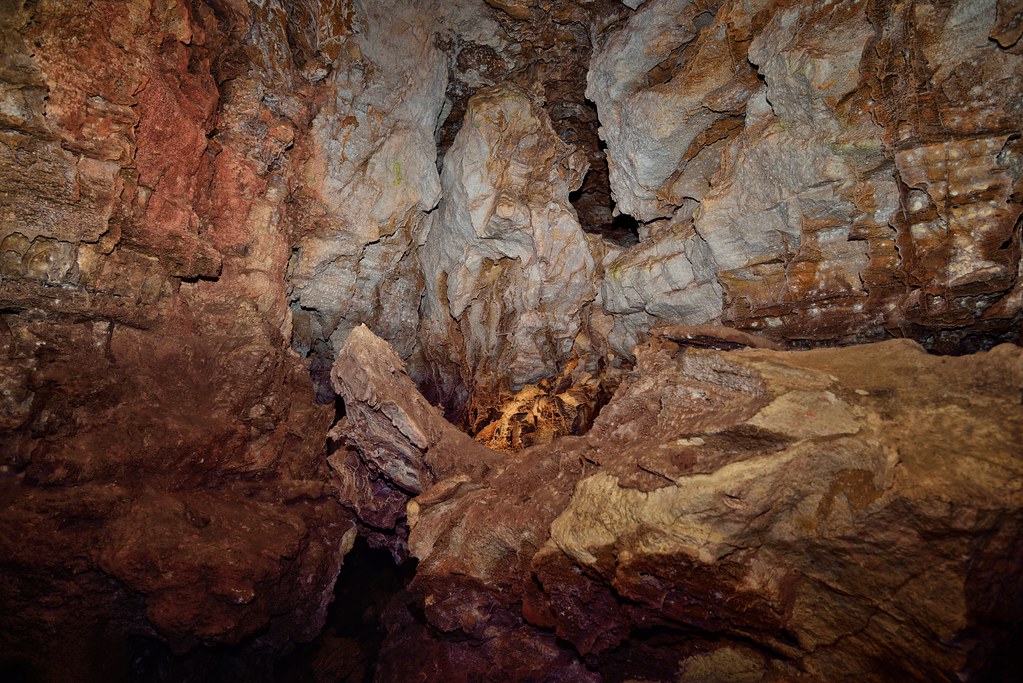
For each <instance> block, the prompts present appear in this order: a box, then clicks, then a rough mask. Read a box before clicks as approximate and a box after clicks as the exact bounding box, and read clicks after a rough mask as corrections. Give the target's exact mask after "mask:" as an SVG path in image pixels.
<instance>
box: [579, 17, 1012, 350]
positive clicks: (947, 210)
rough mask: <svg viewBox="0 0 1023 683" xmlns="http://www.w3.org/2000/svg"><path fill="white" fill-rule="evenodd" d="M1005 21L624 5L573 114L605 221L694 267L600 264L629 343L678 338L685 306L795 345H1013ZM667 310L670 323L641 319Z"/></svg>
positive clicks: (643, 260)
mask: <svg viewBox="0 0 1023 683" xmlns="http://www.w3.org/2000/svg"><path fill="white" fill-rule="evenodd" d="M1009 17H1015V18H1016V19H1015V20H1018V18H1019V14H1018V8H1016V9H1012V8H1010V6H1009V3H996V2H994V0H990V1H987V2H958V3H871V2H850V3H840V4H834V3H825V2H815V3H785V2H767V3H754V4H750V3H743V2H688V1H687V0H657V1H653V2H646V3H644V4H643V6H642V7H641V8H640V9H639V10H638V11H637V12H636V13H635V15H633V16H632V17H631V18H630V19H629V20H628V22H627V23H626V25H625V26H624V27H623V28H622V29H621V30H619V31H616V32H613V33H610V34H609V35H608V36H607V38H606V40H604V42H603V45H602V46H601V48H600V49H599V50H598V51H597V52H596V54H595V56H594V59H593V63H592V66H591V69H590V73H589V85H588V89H587V96H588V97H589V98H591V99H592V100H593V101H594V102H595V103H596V104H597V109H598V114H599V116H600V120H601V136H602V138H603V139H604V140H605V141H606V142H607V147H608V149H607V154H608V158H609V164H610V168H611V171H610V182H611V188H612V194H613V196H614V198H615V201H616V202H617V206H618V210H620V211H622V212H625V213H629V214H632V215H633V216H635V217H636V218H638V219H640V220H641V221H643V222H644V223H645V224H646V225H645V226H644V228H643V229H642V230H641V233H644V234H645V235H648V236H649V239H650V241H652V242H657V241H658V240H659V239H661V240H663V241H664V246H662V247H661V248H660V252H661V253H662V254H663V255H662V256H660V258H659V261H660V262H661V263H663V264H664V268H665V269H668V267H669V264H671V263H673V262H675V261H682V262H684V261H690V262H691V261H692V260H693V254H694V253H699V254H700V255H701V257H700V266H699V267H700V268H702V269H703V270H704V273H705V274H704V275H696V276H695V277H694V276H693V275H692V274H688V273H687V274H686V275H685V277H677V276H676V278H674V280H668V281H667V282H666V283H665V282H656V281H653V280H652V279H651V278H650V277H649V276H647V277H641V276H640V275H639V273H638V272H637V266H639V267H640V268H646V269H647V270H650V267H649V265H647V263H648V258H649V257H647V256H645V255H641V252H639V251H636V250H633V251H629V252H626V253H624V254H622V255H621V256H620V257H619V258H618V259H617V260H616V261H615V263H614V265H613V266H612V267H613V268H614V270H616V271H620V272H624V273H629V274H630V275H631V279H632V280H635V279H637V278H641V280H642V286H637V285H636V284H633V283H632V282H630V280H629V279H626V280H625V284H623V283H622V282H621V281H620V279H616V278H609V279H606V280H605V281H604V284H603V286H604V288H605V296H604V298H605V301H608V302H612V301H616V302H618V301H625V300H627V298H628V297H626V296H625V294H627V293H629V292H630V290H631V291H632V292H633V293H632V297H631V299H632V301H630V303H629V306H628V308H624V307H622V306H621V305H620V304H619V308H622V311H617V310H616V311H612V312H613V313H620V312H627V315H625V316H621V317H620V321H621V323H620V324H621V325H622V326H623V327H624V329H625V330H626V331H627V332H628V333H629V338H630V339H632V338H636V334H635V332H636V331H637V330H638V331H639V332H640V333H643V332H645V330H646V329H647V328H648V327H649V326H650V324H651V323H655V322H657V321H664V320H678V321H680V322H685V323H694V322H700V321H697V320H693V317H692V316H693V308H694V307H695V306H697V302H700V301H701V300H702V301H703V303H702V304H699V306H700V308H701V309H702V310H701V311H700V313H699V314H700V315H701V316H702V317H705V318H706V319H707V320H710V319H712V318H720V320H722V321H723V322H725V323H726V324H729V325H734V326H737V327H741V328H744V329H748V330H759V331H761V332H763V333H764V334H768V335H771V336H774V337H776V338H784V339H788V340H793V341H797V342H800V343H820V342H827V343H834V342H849V341H858V340H863V339H868V338H871V337H877V336H880V335H883V334H886V333H889V334H895V335H897V336H911V337H915V338H918V339H921V340H923V341H925V342H926V343H928V344H930V345H932V346H933V347H934V348H938V349H941V350H946V351H954V350H956V349H962V348H964V345H965V348H972V346H971V345H974V344H975V343H976V342H975V341H971V338H974V337H978V336H983V335H985V334H987V335H991V334H995V335H997V334H1002V335H1005V336H1004V337H1003V338H1008V339H1015V338H1016V337H1017V336H1018V332H1019V324H1020V317H1019V315H1020V309H1019V301H1018V299H1019V297H1018V295H1017V294H1016V290H1015V283H1016V282H1017V281H1018V278H1019V258H1020V228H1019V218H1020V214H1021V212H1023V207H1021V203H1020V189H1021V182H1023V180H1021V174H1020V170H1019V169H1020V162H1019V159H1020V149H1019V130H1020V129H1021V127H1023V120H1021V119H1020V109H1019V107H1018V102H1019V101H1020V99H1021V98H1023V92H1021V90H1020V85H1019V84H1020V83H1021V82H1023V81H1021V80H1020V74H1021V72H1023V60H1021V57H1020V53H1019V49H1018V39H1017V38H1018V37H1017V36H1016V34H1015V33H1012V32H1011V31H1009V32H1007V31H1008V29H1007V28H1006V27H1007V26H1009V25H1010V24H1012V22H1013V21H1014V20H1013V19H1010V18H1009ZM1002 36H1004V38H1003V37H1002ZM666 230H673V231H674V232H675V234H674V235H672V236H666V237H660V235H661V233H662V232H664V231H666ZM694 265H695V264H694ZM676 270H677V269H676ZM639 272H642V271H639ZM655 272H656V271H655ZM709 283H713V285H712V286H714V287H720V292H712V291H711V290H710V289H708V288H707V286H708V284H709ZM698 287H702V288H703V289H702V290H701V289H698ZM623 290H624V293H623ZM701 292H702V293H701ZM672 297H678V298H683V299H684V300H685V301H686V302H687V303H688V304H689V307H688V308H686V309H684V310H682V311H679V310H677V309H676V310H663V309H662V310H657V308H656V307H657V306H658V305H661V302H663V301H664V300H665V299H671V298H672ZM641 314H645V315H641ZM654 319H656V320H654ZM630 328H631V329H630Z"/></svg>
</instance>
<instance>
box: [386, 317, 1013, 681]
mask: <svg viewBox="0 0 1023 683" xmlns="http://www.w3.org/2000/svg"><path fill="white" fill-rule="evenodd" d="M679 332H680V331H676V332H675V334H674V336H676V337H681V336H686V335H685V334H684V333H683V334H679ZM682 332H684V331H682ZM732 341H733V342H735V341H739V340H738V339H737V338H735V337H733V338H732ZM637 355H638V358H639V364H638V367H637V370H636V371H635V373H634V374H633V375H632V376H630V377H629V378H628V379H627V380H626V382H625V383H624V384H623V385H622V387H621V388H620V389H619V391H618V393H617V394H616V396H615V398H614V399H613V401H612V402H611V403H610V404H609V405H608V406H607V407H606V408H605V409H604V411H603V412H602V413H601V415H600V417H599V418H598V420H597V422H596V424H595V426H594V428H593V429H592V431H591V432H589V433H588V434H587V435H586V436H585V437H583V438H564V439H561V440H559V441H558V442H556V443H555V444H553V445H551V446H545V447H542V448H532V449H527V450H525V451H521V452H519V453H516V454H512V455H509V456H507V457H506V458H505V459H504V460H503V461H502V462H501V463H500V464H498V465H497V466H495V467H494V468H493V469H492V470H491V471H490V473H489V474H488V475H487V476H485V477H484V478H483V479H482V480H473V481H469V482H467V481H465V479H466V478H465V477H463V478H461V479H459V480H457V481H458V482H459V483H458V484H457V485H453V484H452V483H450V480H448V481H441V482H440V483H438V484H437V485H436V486H435V487H434V488H432V489H427V490H426V491H425V492H424V493H423V494H422V495H421V496H420V497H419V498H417V499H415V500H414V501H413V503H412V504H411V505H410V511H413V510H414V512H415V514H414V515H412V516H411V517H410V520H409V521H410V526H411V534H410V537H409V547H410V549H411V551H412V553H413V555H415V556H416V557H418V558H419V560H420V562H419V566H418V569H417V575H416V578H415V579H414V581H413V583H412V586H411V588H410V590H409V593H408V595H407V597H406V599H405V601H404V603H402V604H401V605H400V606H398V607H396V608H395V609H394V610H393V611H392V613H391V616H390V628H391V633H390V636H389V641H388V644H387V645H386V646H385V648H386V649H385V653H386V652H389V653H390V656H385V658H384V661H385V663H384V665H383V666H384V668H383V669H382V670H381V672H380V674H379V676H378V680H408V679H410V678H412V677H414V675H416V672H423V671H429V672H432V673H431V675H433V676H437V677H440V678H445V679H452V678H453V679H457V680H466V679H469V680H472V679H473V678H474V677H476V676H485V675H487V674H488V673H492V672H495V671H503V672H508V677H509V679H510V680H533V679H534V678H535V677H539V676H540V674H539V673H538V672H539V671H548V672H551V673H549V674H548V675H549V676H551V677H552V679H557V680H601V679H603V680H628V679H641V680H682V681H706V680H744V681H745V680H749V681H769V680H814V681H817V680H820V681H834V680H877V681H881V680H895V679H898V680H903V679H905V680H934V681H938V680H941V681H944V680H947V681H953V680H955V681H958V680H980V679H981V678H982V677H983V676H985V675H986V676H988V677H990V678H989V679H990V680H997V679H998V677H1000V676H1005V675H1009V674H1010V673H1011V672H1013V671H1015V669H1013V668H1012V667H1013V666H1015V664H1014V663H1013V662H1014V660H1013V656H1017V655H1014V652H1013V650H1012V649H1011V647H1013V646H1012V643H1011V641H1006V637H1007V636H1009V635H1011V634H1012V633H1013V632H1016V633H1018V629H1019V628H1020V626H1021V624H1020V615H1021V614H1023V594H1021V592H1020V588H1019V587H1020V585H1021V584H1020V579H1021V578H1023V576H1021V567H1023V556H1021V555H1020V548H1021V547H1023V546H1021V545H1020V542H1021V541H1023V538H1021V535H1023V488H1021V483H1023V458H1021V453H1020V450H1019V444H1020V442H1021V438H1023V408H1021V406H1020V400H1019V397H1020V395H1021V391H1023V352H1021V350H1020V349H1019V348H1018V347H1014V346H1010V345H1002V346H999V347H997V348H995V349H994V350H993V351H990V352H987V353H981V354H978V355H976V356H972V357H964V358H939V357H934V356H929V355H927V354H926V353H924V351H923V350H922V349H921V348H920V347H919V346H918V345H917V344H915V343H913V342H909V341H891V342H885V343H882V344H877V345H869V346H860V347H854V348H846V349H840V350H820V351H807V352H799V353H796V352H778V351H771V350H761V349H746V350H740V351H732V352H721V351H713V350H701V349H696V348H688V349H686V348H682V347H680V346H679V345H678V344H676V343H675V342H673V341H670V340H669V339H668V338H666V337H658V338H657V340H655V341H653V342H651V343H650V344H649V345H647V346H645V347H642V348H640V349H638V351H637ZM386 400H387V399H386V397H380V396H378V397H377V401H378V402H379V403H381V404H384V403H386ZM405 400H406V401H407V400H408V399H407V398H406V399H405ZM410 419H411V420H412V421H415V420H416V417H415V416H410ZM541 482H542V483H541ZM415 615H420V616H419V617H418V618H417V617H416V616H415ZM555 636H557V638H558V639H560V640H559V641H555V640H554V638H555ZM423 643H428V644H429V645H428V646H427V647H424V646H423ZM399 653H400V654H399ZM411 653H415V654H411ZM530 672H533V673H530Z"/></svg>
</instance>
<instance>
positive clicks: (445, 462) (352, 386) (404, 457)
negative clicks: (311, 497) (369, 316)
mask: <svg viewBox="0 0 1023 683" xmlns="http://www.w3.org/2000/svg"><path fill="white" fill-rule="evenodd" d="M331 380H332V382H333V384H334V390H335V391H336V392H337V393H338V395H339V396H341V397H342V398H344V401H345V412H346V414H345V417H343V418H342V419H341V420H340V421H339V422H338V423H337V424H336V425H335V426H334V428H333V429H332V430H331V432H330V437H331V438H332V439H334V440H335V441H338V442H339V443H340V446H341V450H338V451H337V452H335V453H334V454H333V455H332V456H331V457H330V459H329V462H330V464H331V467H332V468H333V469H334V471H335V473H336V475H337V476H338V480H339V496H338V497H339V500H340V502H341V503H342V504H344V505H346V506H348V507H351V508H353V509H354V511H355V513H356V515H357V516H358V518H359V520H360V521H361V522H362V523H363V524H364V525H365V526H366V527H367V528H368V529H369V530H370V533H371V534H373V533H380V532H383V533H384V534H388V535H386V536H382V537H380V538H376V537H375V536H371V539H373V540H374V542H375V543H377V544H386V545H388V546H389V547H390V548H391V550H392V552H393V553H394V554H395V556H396V558H397V559H399V560H404V559H405V539H404V538H403V536H402V534H401V529H400V528H399V526H400V525H399V521H404V518H405V516H406V511H405V506H406V503H407V502H408V500H409V499H410V498H412V497H413V496H416V495H419V494H421V493H422V492H423V491H425V490H426V489H427V488H429V487H430V486H432V485H434V484H436V483H437V482H438V481H439V480H445V479H447V478H449V477H455V476H458V477H464V478H465V479H463V480H464V481H468V480H469V479H468V478H469V477H470V476H471V475H475V478H477V479H478V478H480V476H481V475H482V473H483V472H485V471H486V469H487V468H488V467H489V466H490V464H492V463H493V462H495V461H496V459H497V454H496V453H494V452H493V451H490V450H488V449H486V448H484V447H482V446H480V445H478V444H477V443H475V442H474V441H473V440H472V439H470V438H469V437H468V436H467V435H466V434H464V433H462V432H461V431H459V430H458V429H457V428H455V427H454V426H453V425H451V424H450V423H448V422H447V421H446V420H445V419H444V416H443V414H442V413H441V412H440V411H439V410H438V409H437V408H435V407H434V406H432V405H430V404H429V403H428V402H427V401H426V399H425V398H423V396H422V395H421V394H420V393H419V392H418V391H417V390H416V387H415V384H413V383H412V380H411V379H410V378H409V376H408V375H407V374H406V373H405V369H404V366H403V363H402V361H401V359H400V358H399V357H398V356H397V355H396V354H395V353H394V351H393V350H392V349H391V347H390V346H389V345H388V343H387V342H386V341H384V340H383V339H380V338H379V337H377V336H376V335H374V334H373V333H372V332H371V331H370V330H369V328H367V327H366V326H365V325H360V326H359V327H357V328H355V329H354V330H352V332H351V334H349V335H348V339H347V340H346V342H345V345H344V346H343V347H342V349H341V352H340V353H339V354H338V358H337V361H336V362H335V364H334V367H333V369H332V370H331ZM463 480H460V481H463Z"/></svg>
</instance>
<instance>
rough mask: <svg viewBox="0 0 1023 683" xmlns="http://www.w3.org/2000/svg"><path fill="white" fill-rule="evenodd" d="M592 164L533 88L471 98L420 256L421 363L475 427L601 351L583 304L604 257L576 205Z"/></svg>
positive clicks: (448, 159) (590, 294)
mask: <svg viewBox="0 0 1023 683" xmlns="http://www.w3.org/2000/svg"><path fill="white" fill-rule="evenodd" d="M586 168H587V163H586V158H585V156H584V155H582V154H581V153H579V152H578V151H577V150H574V149H573V148H571V147H569V146H568V145H566V144H564V143H563V142H561V140H560V139H559V138H558V137H557V136H556V135H555V134H554V131H553V129H552V128H551V125H550V121H549V119H548V117H547V115H546V114H545V113H544V112H543V110H542V109H541V108H540V107H539V106H538V105H537V103H536V102H534V101H533V99H532V98H531V97H530V95H529V94H528V93H527V92H525V91H523V90H521V89H519V88H515V87H512V86H504V87H498V88H494V89H489V90H484V91H481V92H479V93H477V94H476V95H475V96H474V97H473V98H472V99H471V100H470V101H469V108H468V111H467V113H466V118H465V123H464V125H463V126H462V128H461V130H460V131H459V133H458V136H457V137H456V138H455V142H454V144H453V145H452V147H451V149H450V150H449V151H448V154H447V157H446V159H445V163H444V174H443V177H442V180H441V182H442V186H443V188H444V200H443V201H442V203H441V206H440V209H439V211H438V213H437V215H436V216H434V217H432V222H431V225H430V231H429V234H428V235H427V236H426V237H425V239H424V243H423V245H422V248H421V249H420V252H419V258H420V262H421V264H422V269H423V274H424V279H425V281H426V289H425V294H424V297H423V307H422V310H423V329H422V331H421V340H420V349H421V350H420V355H421V360H417V364H416V368H417V372H418V374H419V375H420V376H421V377H427V378H429V380H428V383H429V385H430V386H431V388H432V389H433V391H434V392H437V396H438V397H439V398H441V399H442V400H444V402H445V403H446V404H447V405H448V406H449V407H451V408H453V409H454V411H455V412H456V414H457V413H458V412H461V411H466V410H467V412H468V413H469V415H468V417H469V422H470V423H474V422H477V421H478V420H479V419H480V416H486V415H487V414H488V413H489V411H490V410H491V408H492V407H493V406H494V405H496V404H499V403H500V399H501V397H502V395H504V394H507V393H508V392H510V391H512V390H518V389H520V388H521V387H522V386H524V385H526V384H531V383H535V382H537V381H539V380H540V379H543V378H545V377H551V376H555V375H557V374H558V372H559V371H560V370H561V368H562V367H564V366H565V365H566V364H567V362H568V361H569V360H571V359H572V358H573V354H574V355H575V357H578V356H579V355H580V351H579V350H578V348H577V347H583V348H585V349H586V350H587V351H588V350H589V348H588V347H589V346H591V343H590V342H589V341H588V339H587V330H586V323H587V319H586V311H585V309H586V308H587V306H588V304H589V303H590V302H591V301H593V299H594V298H595V297H596V291H595V290H594V285H593V272H594V268H595V264H594V259H593V255H592V254H591V251H590V247H589V245H588V243H587V237H586V235H585V234H584V233H583V231H582V230H581V229H580V227H579V223H578V221H577V220H576V217H575V213H574V211H573V210H572V208H571V205H570V204H569V201H568V194H569V192H571V191H572V190H574V189H576V188H577V187H579V185H580V183H581V182H582V178H583V176H584V175H585V173H586ZM580 338H581V339H580ZM470 396H472V397H473V401H474V404H473V405H467V404H468V402H469V399H470ZM452 397H453V398H452Z"/></svg>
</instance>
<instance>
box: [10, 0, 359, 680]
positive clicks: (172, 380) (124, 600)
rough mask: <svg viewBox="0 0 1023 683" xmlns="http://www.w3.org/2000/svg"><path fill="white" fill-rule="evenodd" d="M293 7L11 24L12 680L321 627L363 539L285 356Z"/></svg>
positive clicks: (306, 395)
mask: <svg viewBox="0 0 1023 683" xmlns="http://www.w3.org/2000/svg"><path fill="white" fill-rule="evenodd" d="M287 4H288V3H279V2H276V0H271V1H269V2H264V3H259V4H255V3H253V4H252V5H251V6H250V5H249V4H248V3H244V2H216V3H204V2H194V3H175V2H153V3H127V4H125V3H119V2H97V3H92V4H91V5H81V4H75V3H66V2H58V1H56V0H48V1H46V2H39V3H22V2H13V3H5V4H4V9H3V10H2V11H0V43H2V44H3V45H4V50H3V53H4V54H3V58H2V59H0V93H2V95H0V102H2V105H0V112H2V114H0V136H3V138H4V140H5V141H7V143H9V144H4V145H0V147H3V149H4V150H5V152H4V154H8V155H13V156H6V157H4V159H3V160H2V161H0V185H2V186H3V187H2V188H0V192H2V194H3V199H0V202H2V203H3V206H2V208H0V213H2V214H3V216H4V217H3V219H2V222H0V309H2V318H3V323H2V325H0V383H2V385H3V390H2V393H0V416H2V420H0V430H2V432H0V442H2V443H3V449H2V450H3V456H2V462H0V488H2V489H3V493H2V495H0V499H2V503H0V505H2V507H3V514H2V515H0V556H2V558H3V559H2V560H0V562H2V564H3V569H2V573H3V575H4V577H5V578H4V580H3V581H2V582H0V605H2V608H0V615H2V616H0V651H2V656H0V668H3V670H4V672H5V674H6V673H7V672H9V671H11V670H13V671H15V672H18V671H25V672H27V674H26V675H29V677H38V678H39V679H40V680H53V681H57V680H70V679H78V680H117V679H120V678H127V677H128V676H129V673H131V671H130V670H131V667H132V666H135V665H137V664H138V662H139V661H140V659H139V658H143V659H144V657H145V655H146V653H149V652H152V651H153V649H159V648H170V649H172V650H174V651H176V652H178V653H181V654H182V656H185V657H186V659H187V657H191V656H192V655H193V654H195V653H201V652H207V651H210V650H215V649H216V647H218V645H226V644H239V643H241V644H242V645H241V647H240V648H239V651H246V652H249V653H257V652H262V653H268V656H270V655H271V654H272V653H280V652H281V651H283V650H284V649H287V648H288V647H291V646H292V645H293V643H294V642H295V640H296V639H303V638H310V637H312V636H313V635H314V634H315V633H316V631H317V630H318V629H319V626H320V624H322V623H323V619H324V616H325V611H326V606H327V603H328V602H329V600H330V597H331V588H332V586H333V583H334V580H335V578H336V576H337V572H338V570H339V567H340V562H341V557H342V555H343V553H344V552H345V551H346V549H347V547H346V546H347V545H348V544H350V542H351V540H352V538H353V532H354V524H353V522H352V521H351V520H350V519H349V516H348V515H347V513H346V512H345V511H344V510H343V508H341V506H340V505H338V504H337V502H336V501H335V500H334V498H333V497H332V496H331V493H330V491H329V490H328V489H327V487H326V485H325V482H326V481H327V479H328V477H329V470H328V469H327V467H326V466H325V463H324V462H323V460H322V456H323V448H324V439H323V435H324V433H325V430H326V429H327V428H328V426H329V419H330V416H329V411H324V410H322V409H319V408H317V407H316V406H315V405H314V404H313V401H312V387H311V385H310V382H309V378H308V377H309V376H308V371H307V369H306V368H305V367H304V366H303V364H302V363H301V362H300V361H299V359H297V358H296V357H295V356H294V355H293V354H292V353H291V351H290V350H289V348H288V342H289V337H290V318H289V316H290V314H289V309H288V301H287V291H286V288H287V285H286V282H285V277H286V272H287V265H288V259H289V257H290V255H291V251H292V249H291V248H292V245H291V243H290V241H289V237H288V234H287V232H288V231H287V230H286V229H285V228H284V225H285V223H286V221H285V213H286V210H285V207H284V204H285V200H286V199H287V198H288V194H289V192H288V189H287V188H288V187H289V185H292V184H293V182H294V177H295V172H294V169H293V167H292V165H291V164H290V159H289V153H288V148H289V147H290V145H291V142H292V141H293V140H294V137H295V132H296V130H297V129H298V128H299V127H300V126H304V125H306V121H305V120H306V119H307V118H308V112H307V111H306V109H307V104H303V97H304V96H305V94H304V93H302V86H301V83H300V82H299V81H298V80H297V78H296V76H297V75H298V74H297V70H296V68H295V65H294V64H293V62H292V57H291V52H290V50H289V48H288V43H287V35H288V21H289V17H288V13H287V11H286V5H287ZM250 29H252V30H250ZM54 642H59V643H60V648H61V651H62V656H61V657H57V658H55V657H53V656H52V653H53V647H54ZM253 656H254V657H256V655H253ZM133 662H134V663H133ZM12 667H13V669H12ZM135 673H136V674H138V675H143V674H139V672H137V671H136V672H135ZM169 675H174V674H173V672H170V674H169ZM182 677H185V676H183V675H182Z"/></svg>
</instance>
